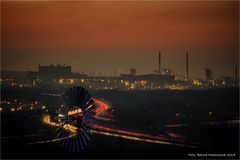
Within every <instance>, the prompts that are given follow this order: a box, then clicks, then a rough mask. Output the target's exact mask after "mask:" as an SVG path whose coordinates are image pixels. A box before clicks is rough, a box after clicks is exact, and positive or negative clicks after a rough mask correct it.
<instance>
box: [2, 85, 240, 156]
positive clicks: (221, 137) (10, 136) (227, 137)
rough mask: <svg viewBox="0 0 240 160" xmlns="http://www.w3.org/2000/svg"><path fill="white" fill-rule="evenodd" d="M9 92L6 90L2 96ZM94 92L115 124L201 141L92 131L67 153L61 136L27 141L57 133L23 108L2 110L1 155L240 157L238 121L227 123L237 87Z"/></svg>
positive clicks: (235, 104) (236, 105)
mask: <svg viewBox="0 0 240 160" xmlns="http://www.w3.org/2000/svg"><path fill="white" fill-rule="evenodd" d="M11 92H12V91H11ZM11 92H9V91H5V92H4V93H5V96H7V94H9V95H11ZM93 94H94V95H95V96H96V97H101V98H105V99H107V100H109V101H110V102H111V103H112V106H113V109H114V112H113V115H114V116H115V117H116V119H117V121H116V122H115V123H116V126H121V128H125V129H131V130H136V131H141V132H143V133H146V132H147V133H151V134H155V135H159V134H162V133H166V132H171V133H175V134H176V135H178V136H181V137H184V138H185V139H186V141H189V142H196V143H199V144H200V146H201V147H199V148H194V149H193V148H189V147H180V146H172V145H162V144H154V143H146V142H140V141H133V140H128V139H121V138H116V137H110V136H103V135H93V137H92V141H91V142H90V144H89V145H88V147H87V148H85V149H84V150H83V151H81V152H79V153H68V152H67V151H65V150H64V149H63V148H61V146H60V144H59V142H50V143H43V144H29V143H32V142H38V141H43V140H50V139H54V138H56V135H55V132H54V130H55V129H54V128H53V127H51V126H46V125H45V124H43V123H42V122H41V117H42V114H43V113H41V112H38V111H31V112H30V111H28V112H25V111H22V112H13V113H8V112H6V113H2V114H1V129H2V130H1V156H2V158H24V159H27V158H56V159H59V158H77V159H81V158H138V159H139V158H158V159H166V158H168V159H172V158H182V159H186V158H188V159H194V158H196V159H200V158H202V159H209V158H212V159H238V158H239V123H238V124H236V123H231V122H232V120H239V114H238V113H239V99H238V97H239V93H238V89H221V90H198V91H197V90H195V91H147V92H140V91H136V92H135V91H134V92H121V91H109V92H102V93H101V92H93ZM177 113H178V114H177ZM227 122H228V123H227ZM174 124H180V125H178V126H177V127H176V126H174ZM181 124H182V125H181ZM198 154H199V155H198ZM200 154H201V155H200ZM208 154H215V155H216V156H213V155H212V156H209V155H208ZM217 154H218V155H217ZM194 155H195V156H194ZM206 156H207V157H206Z"/></svg>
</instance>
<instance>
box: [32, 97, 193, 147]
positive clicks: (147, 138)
mask: <svg viewBox="0 0 240 160" xmlns="http://www.w3.org/2000/svg"><path fill="white" fill-rule="evenodd" d="M94 101H95V102H96V103H97V105H98V108H97V113H96V115H100V114H101V113H103V112H104V111H106V110H107V109H108V108H109V106H108V105H107V104H106V103H104V102H102V101H100V100H96V99H94ZM43 122H44V123H46V124H48V125H51V126H60V124H57V123H55V122H51V120H50V116H49V115H46V116H44V117H43ZM91 125H92V126H93V127H94V128H96V129H98V130H96V129H92V130H91V132H93V133H95V134H100V135H106V136H112V137H119V138H123V139H130V140H135V141H142V142H148V143H157V144H165V145H175V146H181V147H190V148H196V147H197V146H194V145H189V144H183V143H175V142H171V141H172V139H169V138H164V137H159V136H153V135H149V134H143V133H138V132H131V131H125V130H119V129H114V128H109V127H104V126H100V125H95V124H91ZM63 128H64V129H65V130H67V131H69V133H70V136H68V137H64V138H57V139H53V140H47V141H40V142H35V143H31V144H39V143H48V142H56V141H60V140H62V139H68V138H71V137H74V136H76V132H77V128H76V127H75V126H71V125H63ZM113 132H115V133H113ZM175 136H176V135H175ZM175 141H176V140H175ZM179 141H180V140H179Z"/></svg>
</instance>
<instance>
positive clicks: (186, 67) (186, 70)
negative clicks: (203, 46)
mask: <svg viewBox="0 0 240 160" xmlns="http://www.w3.org/2000/svg"><path fill="white" fill-rule="evenodd" d="M186 73H187V80H188V79H189V77H188V52H187V53H186Z"/></svg>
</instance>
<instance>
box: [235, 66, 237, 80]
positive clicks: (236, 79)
mask: <svg viewBox="0 0 240 160" xmlns="http://www.w3.org/2000/svg"><path fill="white" fill-rule="evenodd" d="M235 80H236V81H238V65H236V66H235Z"/></svg>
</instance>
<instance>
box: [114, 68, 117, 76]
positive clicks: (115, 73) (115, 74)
mask: <svg viewBox="0 0 240 160" xmlns="http://www.w3.org/2000/svg"><path fill="white" fill-rule="evenodd" d="M114 76H115V78H116V77H117V69H116V68H115V69H114Z"/></svg>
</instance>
